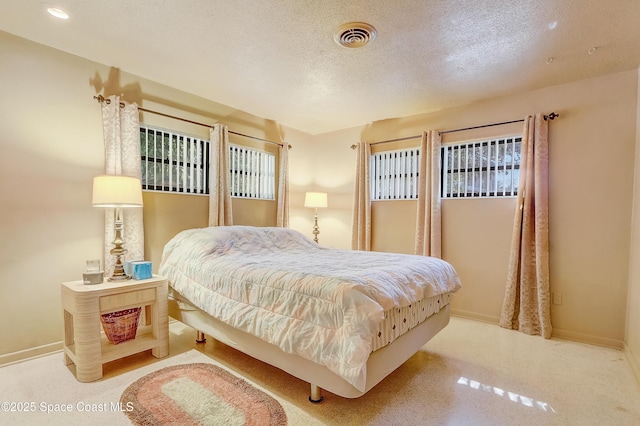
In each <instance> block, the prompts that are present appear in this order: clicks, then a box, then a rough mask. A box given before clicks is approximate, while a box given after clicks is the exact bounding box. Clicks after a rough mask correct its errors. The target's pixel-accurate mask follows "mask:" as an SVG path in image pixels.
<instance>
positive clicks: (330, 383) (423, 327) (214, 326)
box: [169, 297, 450, 403]
mask: <svg viewBox="0 0 640 426" xmlns="http://www.w3.org/2000/svg"><path fill="white" fill-rule="evenodd" d="M449 314H450V308H449V305H448V304H447V305H446V306H444V307H443V308H441V309H440V311H439V312H438V313H436V314H433V315H431V316H430V317H429V318H427V319H426V320H425V321H424V322H422V323H421V324H419V325H418V326H416V327H414V328H412V329H411V330H410V331H408V332H407V333H405V334H404V335H402V336H401V337H399V338H397V339H396V340H395V341H393V343H391V344H389V345H387V346H384V347H382V348H380V349H378V350H377V351H375V352H373V353H371V355H370V356H369V360H368V361H367V380H366V387H365V390H364V392H363V391H359V390H358V389H356V388H355V387H354V386H353V385H352V384H350V383H349V382H347V381H346V380H344V379H343V378H342V377H340V376H338V375H337V374H336V373H334V372H332V371H330V370H329V369H328V368H327V367H324V366H322V365H320V364H316V363H315V362H313V361H309V360H307V359H305V358H302V357H301V356H298V355H292V354H289V353H286V352H284V351H282V350H281V349H280V348H278V347H277V346H275V345H272V344H270V343H267V342H265V341H264V340H262V339H260V338H258V337H255V336H253V335H251V334H248V333H245V332H243V331H240V330H238V329H236V328H233V327H231V326H229V325H228V324H225V323H223V322H222V321H219V320H217V319H216V318H213V317H212V316H211V315H209V314H207V313H206V312H204V311H202V310H200V309H198V308H197V307H195V306H193V305H191V304H190V303H188V302H185V301H183V300H181V301H180V302H179V303H178V301H177V300H176V299H175V298H172V297H170V298H169V316H171V317H172V318H175V319H176V320H178V321H180V322H183V323H184V324H186V325H188V326H190V327H193V328H195V329H196V330H197V331H198V332H199V333H198V338H200V339H202V338H204V336H203V335H202V333H204V334H206V335H208V336H210V337H213V338H214V339H217V340H219V341H221V342H223V343H225V344H226V345H228V346H231V347H233V348H235V349H237V350H239V351H241V352H243V353H245V354H247V355H249V356H251V357H253V358H256V359H259V360H260V361H263V362H266V363H267V364H271V365H273V366H275V367H277V368H279V369H281V370H283V371H285V372H287V373H289V374H291V375H292V376H294V377H297V378H298V379H300V380H303V381H306V382H308V383H310V384H311V394H310V396H309V401H311V402H313V403H319V402H322V396H321V390H320V389H321V388H322V389H325V390H327V391H329V392H331V393H333V394H336V395H339V396H342V397H345V398H357V397H359V396H362V395H364V394H365V393H367V392H368V391H369V390H370V389H371V388H373V387H374V386H375V385H377V384H378V383H380V381H382V379H384V378H385V377H386V376H388V375H389V374H391V372H393V371H394V370H395V369H396V368H398V367H399V366H400V365H402V364H403V363H404V362H405V361H406V360H408V359H409V358H411V357H412V356H413V354H415V353H416V352H417V351H418V350H419V349H420V348H421V347H422V346H424V345H425V344H426V343H427V342H428V341H429V340H430V339H431V338H432V337H433V336H435V335H436V334H437V333H438V332H439V331H440V330H442V329H443V328H444V327H446V326H447V324H448V323H449Z"/></svg>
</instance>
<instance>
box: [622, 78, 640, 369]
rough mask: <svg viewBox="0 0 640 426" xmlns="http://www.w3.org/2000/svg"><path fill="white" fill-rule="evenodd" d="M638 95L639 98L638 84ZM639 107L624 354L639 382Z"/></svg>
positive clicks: (639, 112) (639, 109)
mask: <svg viewBox="0 0 640 426" xmlns="http://www.w3.org/2000/svg"><path fill="white" fill-rule="evenodd" d="M638 86H639V95H638V97H639V98H640V84H639V85H638ZM637 129H640V105H638V110H637V122H636V156H635V167H636V175H635V184H634V191H633V210H632V214H633V217H632V220H633V222H632V227H631V254H630V256H629V259H630V262H629V265H630V267H629V293H628V295H627V298H628V302H627V328H626V336H625V337H626V338H625V343H626V344H625V352H626V353H627V359H628V360H629V362H630V364H631V367H632V368H633V371H634V372H635V374H636V377H637V378H638V380H640V131H638V130H637Z"/></svg>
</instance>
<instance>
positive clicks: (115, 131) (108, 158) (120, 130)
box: [102, 96, 144, 276]
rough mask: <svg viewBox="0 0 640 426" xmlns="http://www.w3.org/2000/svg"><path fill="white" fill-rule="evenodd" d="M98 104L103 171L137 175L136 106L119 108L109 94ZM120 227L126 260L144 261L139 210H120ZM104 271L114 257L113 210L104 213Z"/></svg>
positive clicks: (110, 268)
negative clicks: (105, 100)
mask: <svg viewBox="0 0 640 426" xmlns="http://www.w3.org/2000/svg"><path fill="white" fill-rule="evenodd" d="M107 99H108V100H109V102H103V103H102V130H103V135H104V151H105V162H104V163H105V173H106V174H108V175H126V176H133V177H137V178H140V177H141V172H140V169H141V160H140V121H139V116H138V105H137V104H135V103H133V104H129V103H124V107H123V108H122V107H120V98H119V97H118V96H109V97H108V98H107ZM122 217H123V230H122V233H123V235H122V237H123V239H124V241H125V248H126V249H127V254H126V256H125V258H126V259H127V260H144V224H143V221H142V209H140V208H133V209H122ZM104 218H105V220H104V223H105V226H104V271H105V276H110V275H112V274H113V268H114V265H115V258H114V257H113V256H112V255H111V254H110V253H109V251H110V250H111V249H112V248H113V244H112V242H113V238H114V235H115V230H114V209H107V210H106V212H105V217H104Z"/></svg>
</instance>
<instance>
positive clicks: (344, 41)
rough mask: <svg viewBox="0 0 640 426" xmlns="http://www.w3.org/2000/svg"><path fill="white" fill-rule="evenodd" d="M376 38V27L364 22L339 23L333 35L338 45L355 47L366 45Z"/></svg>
mask: <svg viewBox="0 0 640 426" xmlns="http://www.w3.org/2000/svg"><path fill="white" fill-rule="evenodd" d="M375 38H376V29H375V28H373V27H372V26H371V25H369V24H365V23H364V22H349V23H347V24H344V25H341V26H340V27H339V28H338V29H337V30H336V32H335V34H334V35H333V39H334V40H335V42H336V43H338V44H339V45H340V46H344V47H349V48H357V47H362V46H364V45H366V44H367V43H369V42H371V41H373V40H374V39H375Z"/></svg>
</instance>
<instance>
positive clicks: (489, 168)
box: [440, 135, 522, 200]
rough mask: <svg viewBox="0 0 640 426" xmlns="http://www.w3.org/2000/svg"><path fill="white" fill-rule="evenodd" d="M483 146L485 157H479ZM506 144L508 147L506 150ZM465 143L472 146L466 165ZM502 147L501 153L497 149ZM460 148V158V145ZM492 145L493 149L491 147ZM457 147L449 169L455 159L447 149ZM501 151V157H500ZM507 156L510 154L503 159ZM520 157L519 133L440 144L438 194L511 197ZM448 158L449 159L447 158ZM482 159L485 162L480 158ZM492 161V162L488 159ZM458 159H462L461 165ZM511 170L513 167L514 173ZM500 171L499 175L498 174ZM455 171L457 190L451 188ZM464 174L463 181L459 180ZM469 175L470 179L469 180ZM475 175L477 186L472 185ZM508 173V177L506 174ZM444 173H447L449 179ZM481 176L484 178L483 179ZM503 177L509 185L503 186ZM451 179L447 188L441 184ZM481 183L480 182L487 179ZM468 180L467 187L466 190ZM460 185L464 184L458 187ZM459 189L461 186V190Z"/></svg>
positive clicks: (514, 193)
mask: <svg viewBox="0 0 640 426" xmlns="http://www.w3.org/2000/svg"><path fill="white" fill-rule="evenodd" d="M485 146H486V148H487V150H486V154H487V156H486V158H485V157H483V152H482V151H483V147H485ZM509 146H511V150H510V151H509V148H508V147H509ZM469 147H471V148H472V151H473V152H472V153H471V157H472V164H471V166H469V157H470V154H469ZM501 147H502V154H501V153H500V151H501ZM463 148H464V160H463V159H462V158H463V155H462V154H461V149H463ZM477 148H479V149H480V151H481V152H480V164H479V165H476V158H477V156H476V155H475V154H476V149H477ZM492 148H493V149H492ZM456 149H457V150H458V156H457V164H456V165H453V168H452V169H449V164H450V163H451V164H452V163H453V162H455V161H456V159H455V154H453V153H452V154H451V157H449V155H448V154H449V153H450V152H453V151H454V150H456ZM501 155H502V159H503V160H502V161H501V160H500V158H501ZM507 157H509V158H510V160H509V161H507ZM521 159H522V135H512V136H505V137H499V138H491V139H482V140H475V141H465V142H457V143H455V144H446V145H442V146H441V152H440V197H441V199H443V200H451V199H477V198H511V197H517V196H518V181H519V176H520V161H521ZM450 160H451V161H450ZM485 160H486V164H485V163H484V161H485ZM492 161H493V164H492V163H491V162H492ZM462 163H465V164H464V165H463V164H462ZM514 171H517V173H515V172H514ZM500 172H501V173H502V175H500ZM455 173H457V174H458V181H457V186H458V188H457V190H456V191H454V188H453V185H454V184H455V183H454V180H455V179H454V178H453V174H455ZM460 175H464V181H461V180H460ZM469 176H471V182H469ZM476 176H479V178H480V179H479V186H476V182H475V177H476ZM507 176H508V177H507ZM448 177H451V178H450V179H449V178H448ZM483 178H484V180H483ZM505 179H508V182H509V185H508V186H505ZM449 182H451V186H450V187H449V188H445V186H448V184H449ZM487 182H488V184H487V185H486V186H483V183H487ZM469 183H470V184H471V190H469ZM461 186H463V187H464V188H461ZM461 189H464V190H462V191H461Z"/></svg>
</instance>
